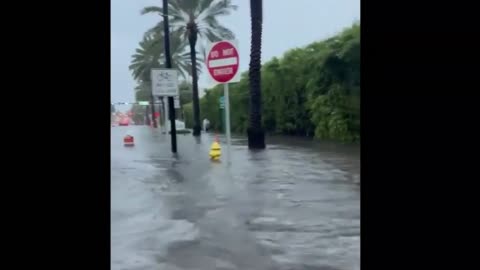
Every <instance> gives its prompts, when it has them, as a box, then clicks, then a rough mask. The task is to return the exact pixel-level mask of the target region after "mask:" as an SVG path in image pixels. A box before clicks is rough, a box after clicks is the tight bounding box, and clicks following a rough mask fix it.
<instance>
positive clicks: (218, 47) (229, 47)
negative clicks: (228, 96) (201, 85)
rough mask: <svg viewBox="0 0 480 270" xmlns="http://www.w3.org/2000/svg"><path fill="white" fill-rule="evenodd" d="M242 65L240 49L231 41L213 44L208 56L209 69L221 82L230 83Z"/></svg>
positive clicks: (213, 76) (214, 77) (216, 79)
mask: <svg viewBox="0 0 480 270" xmlns="http://www.w3.org/2000/svg"><path fill="white" fill-rule="evenodd" d="M239 65H240V57H239V54H238V49H237V47H236V46H235V44H234V43H233V42H231V41H219V42H216V43H214V44H212V46H211V48H210V50H209V51H208V56H207V69H208V73H209V74H210V76H211V77H212V78H213V79H214V80H215V81H216V82H219V83H228V82H230V81H232V79H234V78H235V75H237V72H238V67H239Z"/></svg>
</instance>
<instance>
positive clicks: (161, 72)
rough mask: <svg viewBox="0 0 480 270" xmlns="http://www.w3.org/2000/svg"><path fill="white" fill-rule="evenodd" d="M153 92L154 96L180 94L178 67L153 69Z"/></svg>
mask: <svg viewBox="0 0 480 270" xmlns="http://www.w3.org/2000/svg"><path fill="white" fill-rule="evenodd" d="M151 75H152V92H153V95H154V96H167V97H172V96H178V94H179V93H178V75H177V70H176V69H160V68H159V69H152V73H151Z"/></svg>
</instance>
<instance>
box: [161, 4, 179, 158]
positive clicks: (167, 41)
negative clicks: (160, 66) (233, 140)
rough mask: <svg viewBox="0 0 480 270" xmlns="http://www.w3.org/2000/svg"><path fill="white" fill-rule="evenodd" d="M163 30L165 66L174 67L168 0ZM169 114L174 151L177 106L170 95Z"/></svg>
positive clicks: (174, 151) (175, 146)
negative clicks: (171, 52)
mask: <svg viewBox="0 0 480 270" xmlns="http://www.w3.org/2000/svg"><path fill="white" fill-rule="evenodd" d="M163 32H164V42H165V46H164V47H165V67H166V68H172V58H171V56H170V28H169V26H168V0H163ZM168 115H169V116H170V135H171V139H172V153H176V152H177V129H176V127H175V108H174V103H173V97H168Z"/></svg>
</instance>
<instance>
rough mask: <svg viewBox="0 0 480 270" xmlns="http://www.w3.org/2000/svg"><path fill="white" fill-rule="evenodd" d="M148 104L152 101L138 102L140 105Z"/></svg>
mask: <svg viewBox="0 0 480 270" xmlns="http://www.w3.org/2000/svg"><path fill="white" fill-rule="evenodd" d="M148 104H150V102H148V101H139V102H138V105H142V106H146V105H148Z"/></svg>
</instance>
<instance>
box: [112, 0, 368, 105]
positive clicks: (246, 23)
mask: <svg viewBox="0 0 480 270" xmlns="http://www.w3.org/2000/svg"><path fill="white" fill-rule="evenodd" d="M233 2H234V4H235V5H237V6H238V9H237V11H234V12H233V14H231V15H230V16H226V17H220V19H219V21H220V22H221V23H223V24H224V25H225V26H226V27H228V28H230V29H231V30H232V31H233V32H234V33H235V35H236V39H237V40H238V41H239V49H240V72H243V71H245V70H247V69H248V63H249V55H250V4H249V3H250V1H249V0H233ZM161 3H162V1H161V0H111V52H110V53H111V75H110V81H111V100H112V102H130V101H134V100H135V98H134V90H133V89H134V87H135V85H136V83H135V81H134V80H133V78H132V75H131V73H130V71H129V70H128V66H129V64H130V60H131V55H132V54H133V53H134V51H135V48H137V45H138V42H139V41H140V40H141V39H142V36H143V33H144V32H145V30H147V29H148V28H150V27H152V26H153V25H155V23H156V22H158V21H159V20H160V16H158V15H154V14H149V15H140V10H141V9H142V8H143V7H145V6H151V5H156V6H160V5H161ZM263 9H264V10H263V16H264V19H263V38H262V42H263V43H262V63H263V62H265V61H268V60H269V59H271V58H272V57H274V56H281V55H282V54H283V53H284V52H286V51H287V50H289V49H291V48H295V47H302V46H305V45H308V44H309V43H311V42H313V41H317V40H322V39H325V38H327V37H329V36H332V35H334V34H336V33H338V32H339V31H341V30H342V29H343V28H345V27H348V26H350V25H351V24H352V23H353V22H354V21H356V20H360V0H295V1H292V0H263ZM210 86H211V85H210V81H209V79H208V77H207V74H206V73H205V72H202V75H201V76H200V79H199V88H200V89H204V88H208V87H210ZM200 92H202V94H203V91H202V90H201V91H200ZM123 107H124V106H121V107H120V106H117V108H118V109H120V110H122V111H124V110H126V109H127V107H125V108H123ZM128 107H130V106H128Z"/></svg>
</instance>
